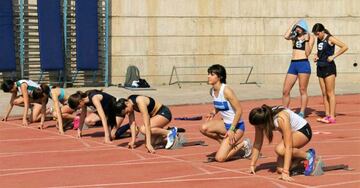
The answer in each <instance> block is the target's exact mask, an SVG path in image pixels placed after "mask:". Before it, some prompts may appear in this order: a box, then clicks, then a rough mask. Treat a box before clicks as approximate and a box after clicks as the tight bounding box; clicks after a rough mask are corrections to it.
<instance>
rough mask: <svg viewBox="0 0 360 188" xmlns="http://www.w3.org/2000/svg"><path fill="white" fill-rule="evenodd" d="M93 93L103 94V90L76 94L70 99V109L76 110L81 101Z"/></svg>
mask: <svg viewBox="0 0 360 188" xmlns="http://www.w3.org/2000/svg"><path fill="white" fill-rule="evenodd" d="M92 92H102V89H101V90H98V89H91V90H87V91H85V92H82V91H77V92H76V93H74V94H72V95H70V96H69V99H68V104H69V107H70V108H72V109H76V108H77V107H78V106H79V104H80V101H81V99H83V98H86V97H87V96H89V95H90V93H92Z"/></svg>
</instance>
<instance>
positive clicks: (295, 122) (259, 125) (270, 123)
mask: <svg viewBox="0 0 360 188" xmlns="http://www.w3.org/2000/svg"><path fill="white" fill-rule="evenodd" d="M249 122H250V123H251V124H252V125H254V126H255V141H254V146H253V155H252V158H251V164H250V172H251V173H253V174H255V167H256V162H257V160H258V158H259V154H260V151H261V148H262V144H263V141H264V135H265V136H266V137H267V138H268V140H269V143H271V142H272V140H273V131H275V130H277V131H279V132H280V133H281V134H282V140H281V142H280V143H279V144H278V145H277V146H276V147H275V152H276V154H277V163H278V164H277V172H278V173H279V174H281V176H280V178H281V179H283V180H285V181H292V180H293V179H292V178H291V177H290V170H291V166H297V165H298V164H299V162H301V161H304V160H305V162H304V164H306V167H305V172H304V174H305V175H306V176H309V175H311V173H312V172H313V170H314V168H315V150H314V149H309V150H308V151H304V150H302V149H301V148H302V147H304V146H305V145H306V144H308V143H309V142H310V140H311V137H312V131H311V127H310V125H309V124H308V123H307V121H306V120H305V119H304V118H302V117H300V116H299V115H297V114H295V113H294V112H293V111H291V110H289V109H287V108H284V107H281V106H275V107H270V106H267V105H265V104H264V105H262V106H261V107H257V108H254V109H252V110H251V111H250V114H249ZM292 163H293V165H292Z"/></svg>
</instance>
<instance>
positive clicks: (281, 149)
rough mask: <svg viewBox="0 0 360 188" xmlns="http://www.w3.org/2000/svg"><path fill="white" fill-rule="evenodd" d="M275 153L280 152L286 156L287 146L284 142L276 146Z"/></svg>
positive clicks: (280, 154) (279, 153)
mask: <svg viewBox="0 0 360 188" xmlns="http://www.w3.org/2000/svg"><path fill="white" fill-rule="evenodd" d="M275 153H276V154H278V155H279V156H284V155H285V148H284V146H283V145H282V144H279V145H277V146H276V147H275Z"/></svg>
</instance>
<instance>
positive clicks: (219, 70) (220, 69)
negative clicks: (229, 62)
mask: <svg viewBox="0 0 360 188" xmlns="http://www.w3.org/2000/svg"><path fill="white" fill-rule="evenodd" d="M208 74H216V76H218V77H219V78H220V82H221V83H223V84H226V70H225V67H224V66H222V65H220V64H215V65H211V66H210V67H209V68H208Z"/></svg>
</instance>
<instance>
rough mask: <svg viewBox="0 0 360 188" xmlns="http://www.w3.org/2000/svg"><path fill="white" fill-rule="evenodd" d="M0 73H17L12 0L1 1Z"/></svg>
mask: <svg viewBox="0 0 360 188" xmlns="http://www.w3.org/2000/svg"><path fill="white" fill-rule="evenodd" d="M0 71H16V58H15V44H14V30H13V8H12V0H0Z"/></svg>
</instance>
